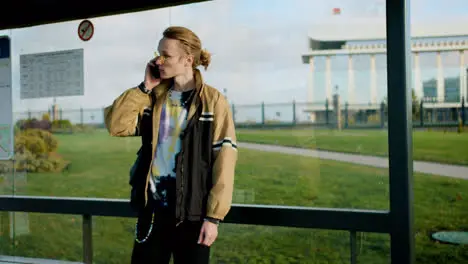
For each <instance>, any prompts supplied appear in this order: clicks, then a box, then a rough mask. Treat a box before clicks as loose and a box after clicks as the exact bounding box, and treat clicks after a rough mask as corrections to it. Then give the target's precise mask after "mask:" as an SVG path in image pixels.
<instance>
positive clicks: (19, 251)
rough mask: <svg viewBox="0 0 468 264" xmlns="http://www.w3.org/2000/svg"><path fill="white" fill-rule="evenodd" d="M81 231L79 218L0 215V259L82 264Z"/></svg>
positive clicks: (75, 216) (14, 214) (1, 213)
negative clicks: (27, 259) (80, 263)
mask: <svg viewBox="0 0 468 264" xmlns="http://www.w3.org/2000/svg"><path fill="white" fill-rule="evenodd" d="M81 227H82V220H81V216H77V215H55V214H36V213H19V212H16V213H12V212H0V228H1V232H0V256H10V257H12V256H19V257H27V258H43V259H53V260H63V261H82V259H83V246H82V240H81V238H82V232H81ZM15 263H16V262H15Z"/></svg>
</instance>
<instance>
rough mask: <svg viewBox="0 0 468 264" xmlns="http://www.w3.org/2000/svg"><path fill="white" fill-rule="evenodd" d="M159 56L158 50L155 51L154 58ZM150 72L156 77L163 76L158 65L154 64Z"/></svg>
mask: <svg viewBox="0 0 468 264" xmlns="http://www.w3.org/2000/svg"><path fill="white" fill-rule="evenodd" d="M157 57H159V54H158V52H154V58H157ZM150 73H151V75H152V76H153V77H154V78H156V79H160V78H161V75H160V73H159V69H158V66H157V65H154V66H150Z"/></svg>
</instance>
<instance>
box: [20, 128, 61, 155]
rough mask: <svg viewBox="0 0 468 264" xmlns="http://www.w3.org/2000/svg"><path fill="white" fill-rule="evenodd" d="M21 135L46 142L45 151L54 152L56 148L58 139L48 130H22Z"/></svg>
mask: <svg viewBox="0 0 468 264" xmlns="http://www.w3.org/2000/svg"><path fill="white" fill-rule="evenodd" d="M23 135H25V136H30V137H39V138H41V139H42V140H43V141H44V143H45V144H46V147H47V153H50V152H54V151H56V150H57V147H58V141H57V140H56V139H55V137H54V136H53V135H52V134H51V133H50V132H47V131H44V130H40V129H28V130H26V131H24V133H23Z"/></svg>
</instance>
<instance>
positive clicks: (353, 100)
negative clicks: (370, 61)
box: [348, 55, 356, 104]
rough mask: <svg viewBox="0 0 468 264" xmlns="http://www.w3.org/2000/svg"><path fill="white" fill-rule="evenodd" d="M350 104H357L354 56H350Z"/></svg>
mask: <svg viewBox="0 0 468 264" xmlns="http://www.w3.org/2000/svg"><path fill="white" fill-rule="evenodd" d="M348 103H349V104H354V103H356V98H355V81H354V67H353V56H352V55H348Z"/></svg>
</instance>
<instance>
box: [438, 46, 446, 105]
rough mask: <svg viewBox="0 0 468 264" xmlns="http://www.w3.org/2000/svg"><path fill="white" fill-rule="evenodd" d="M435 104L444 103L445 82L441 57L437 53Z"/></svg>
mask: <svg viewBox="0 0 468 264" xmlns="http://www.w3.org/2000/svg"><path fill="white" fill-rule="evenodd" d="M437 102H445V82H444V68H443V65H442V56H441V54H440V51H438V52H437Z"/></svg>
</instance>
